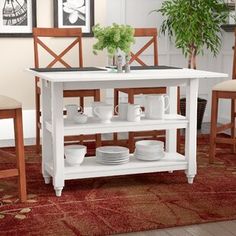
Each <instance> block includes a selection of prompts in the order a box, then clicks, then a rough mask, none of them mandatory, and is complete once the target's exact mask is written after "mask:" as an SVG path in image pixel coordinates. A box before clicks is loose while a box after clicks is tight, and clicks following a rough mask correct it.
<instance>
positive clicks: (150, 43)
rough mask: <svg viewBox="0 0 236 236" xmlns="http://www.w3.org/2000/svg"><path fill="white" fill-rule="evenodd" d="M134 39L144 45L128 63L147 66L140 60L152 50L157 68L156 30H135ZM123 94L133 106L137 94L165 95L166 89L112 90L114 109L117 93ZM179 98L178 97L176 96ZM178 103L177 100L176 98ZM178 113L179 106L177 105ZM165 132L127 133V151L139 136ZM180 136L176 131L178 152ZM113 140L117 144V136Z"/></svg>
mask: <svg viewBox="0 0 236 236" xmlns="http://www.w3.org/2000/svg"><path fill="white" fill-rule="evenodd" d="M134 37H135V38H142V39H145V40H146V42H145V44H144V45H143V46H142V47H141V48H140V49H139V50H138V51H137V52H136V53H134V52H131V58H130V61H129V63H130V64H132V63H133V62H136V63H138V64H139V65H140V66H147V64H146V63H145V62H144V61H143V60H142V59H141V58H140V57H141V56H142V54H143V52H144V51H146V50H147V49H150V47H152V48H153V65H154V66H158V45H157V29H156V28H136V29H135V33H134ZM120 92H123V93H126V94H127V95H128V103H131V104H133V103H134V98H135V95H139V94H162V93H166V92H167V90H166V87H158V88H117V89H114V107H116V106H117V105H118V103H119V93H120ZM178 96H179V95H178ZM178 103H179V98H178ZM178 111H179V105H178ZM164 133H165V131H147V132H146V131H145V132H129V140H128V142H129V144H128V146H129V149H130V150H131V151H134V139H135V137H140V136H151V137H156V136H157V135H159V134H164ZM179 139H180V135H179V131H178V138H177V140H178V141H177V143H178V147H177V148H178V150H179V148H180V146H179V143H180V141H179ZM114 140H115V141H116V142H117V134H114Z"/></svg>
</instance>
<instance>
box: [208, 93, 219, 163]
mask: <svg viewBox="0 0 236 236" xmlns="http://www.w3.org/2000/svg"><path fill="white" fill-rule="evenodd" d="M218 100H219V98H218V96H217V92H216V91H213V92H212V106H211V132H210V150H209V162H210V163H214V158H215V153H216V135H217V116H218Z"/></svg>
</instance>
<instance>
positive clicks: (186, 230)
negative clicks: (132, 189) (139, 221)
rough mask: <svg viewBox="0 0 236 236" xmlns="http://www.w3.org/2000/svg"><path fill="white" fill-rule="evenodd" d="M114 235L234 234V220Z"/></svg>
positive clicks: (235, 228)
mask: <svg viewBox="0 0 236 236" xmlns="http://www.w3.org/2000/svg"><path fill="white" fill-rule="evenodd" d="M116 236H236V220H232V221H222V222H213V223H207V224H199V225H190V226H183V227H174V228H166V229H159V230H151V231H143V232H136V233H128V234H116Z"/></svg>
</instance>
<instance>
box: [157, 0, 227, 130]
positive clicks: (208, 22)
mask: <svg viewBox="0 0 236 236" xmlns="http://www.w3.org/2000/svg"><path fill="white" fill-rule="evenodd" d="M154 11H155V12H160V13H161V14H162V15H163V16H164V20H163V22H162V24H161V28H160V32H161V33H163V34H165V33H167V34H168V35H169V36H170V38H174V40H175V46H176V48H179V49H181V50H182V53H183V54H184V56H185V57H187V58H188V68H193V69H196V67H197V65H196V57H197V55H199V54H202V55H203V53H204V49H205V48H206V49H208V50H210V52H212V53H213V55H214V56H216V55H217V54H218V52H219V49H220V47H221V25H222V24H224V23H226V22H227V18H228V15H229V9H228V7H227V6H226V4H225V2H224V0H165V1H164V2H163V3H162V5H161V8H160V9H157V10H154ZM184 103H185V99H182V100H181V106H184V105H185V104H184ZM200 106H201V107H200ZM202 106H203V107H202ZM205 107H206V100H205V99H201V98H199V99H198V113H199V112H201V113H202V114H200V115H199V114H198V116H199V119H198V128H201V121H202V118H203V113H204V110H205ZM183 111H184V109H183V108H182V112H181V113H184V112H183Z"/></svg>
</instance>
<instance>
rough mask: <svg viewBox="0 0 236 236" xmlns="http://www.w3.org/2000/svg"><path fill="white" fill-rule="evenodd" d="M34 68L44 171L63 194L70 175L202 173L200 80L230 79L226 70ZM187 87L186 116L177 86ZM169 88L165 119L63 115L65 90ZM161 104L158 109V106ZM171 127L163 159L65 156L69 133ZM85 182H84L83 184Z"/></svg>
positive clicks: (191, 175)
mask: <svg viewBox="0 0 236 236" xmlns="http://www.w3.org/2000/svg"><path fill="white" fill-rule="evenodd" d="M27 71H28V72H30V73H31V74H32V78H33V76H37V77H39V78H40V81H41V95H42V108H41V113H42V175H43V178H44V180H45V183H46V184H49V183H51V180H52V184H53V186H54V190H55V193H56V196H61V194H62V190H63V187H64V186H65V180H71V179H84V178H95V177H106V176H117V175H128V174H138V173H153V172H165V171H166V172H173V171H185V174H186V177H187V182H188V183H190V184H192V183H193V180H194V177H195V175H196V173H197V158H196V153H197V98H198V89H199V80H208V79H219V78H220V79H223V78H228V75H227V74H225V73H218V72H210V71H203V70H194V69H187V68H176V67H170V66H160V67H150V68H148V67H146V68H143V69H138V68H131V71H130V73H125V72H123V73H117V72H116V71H114V70H111V69H109V68H105V67H84V68H67V69H66V68H65V69H62V68H30V69H27ZM178 86H181V89H182V88H183V89H185V90H186V92H185V94H186V115H185V116H182V115H180V114H178V112H177V97H178V96H177V94H178V93H177V88H178ZM148 87H166V88H167V95H168V97H169V101H170V105H169V108H168V110H167V112H166V114H165V116H164V118H163V119H148V118H145V117H142V119H141V120H140V121H134V122H130V121H126V120H120V119H119V118H118V117H116V116H114V117H113V119H112V121H111V122H110V123H101V122H99V121H98V120H97V119H94V117H92V116H91V117H89V118H88V121H87V122H86V123H85V124H78V123H76V122H73V121H71V120H67V119H66V117H65V116H64V115H63V109H64V102H63V90H78V89H79V90H87V89H114V88H148ZM157 109H158V108H157ZM177 129H185V148H184V154H181V153H178V152H177V150H176V142H177V141H176V140H177V139H176V136H177ZM145 130H166V140H165V156H164V157H163V158H162V159H161V160H158V161H142V160H138V159H137V158H135V156H134V155H133V154H132V153H131V154H130V157H129V162H128V163H125V164H122V165H104V164H100V163H98V162H97V161H96V156H92V157H85V159H84V161H83V163H82V164H81V165H74V166H71V165H68V163H67V162H66V161H65V157H64V137H65V136H70V135H86V134H96V133H100V134H105V133H113V132H129V131H145ZM78 185H79V183H78Z"/></svg>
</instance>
